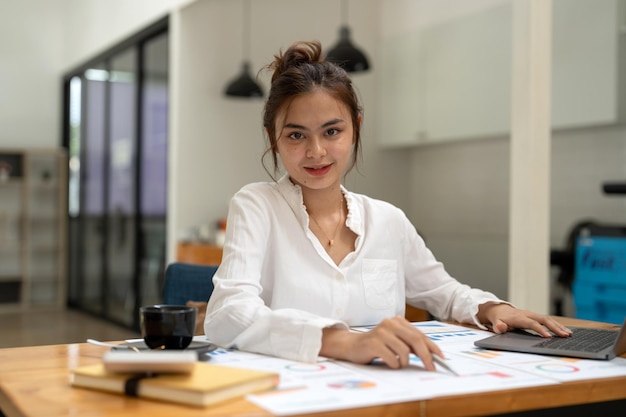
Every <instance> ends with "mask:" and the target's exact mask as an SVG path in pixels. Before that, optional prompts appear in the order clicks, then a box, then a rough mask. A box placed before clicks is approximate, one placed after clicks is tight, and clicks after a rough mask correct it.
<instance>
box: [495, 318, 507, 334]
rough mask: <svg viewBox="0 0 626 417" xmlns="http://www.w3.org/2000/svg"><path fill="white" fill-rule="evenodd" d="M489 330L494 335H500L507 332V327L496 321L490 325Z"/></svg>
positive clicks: (503, 323)
mask: <svg viewBox="0 0 626 417" xmlns="http://www.w3.org/2000/svg"><path fill="white" fill-rule="evenodd" d="M491 328H492V329H493V332H494V333H496V334H502V333H506V332H508V331H509V325H508V324H506V323H505V322H503V321H502V320H499V319H496V320H495V321H494V322H493V323H491Z"/></svg>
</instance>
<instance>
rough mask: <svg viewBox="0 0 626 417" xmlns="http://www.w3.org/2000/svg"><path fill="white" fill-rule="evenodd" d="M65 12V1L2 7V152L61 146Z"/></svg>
mask: <svg viewBox="0 0 626 417" xmlns="http://www.w3.org/2000/svg"><path fill="white" fill-rule="evenodd" d="M64 10H65V0H50V1H37V0H23V1H2V2H0V147H4V148H7V147H16V148H17V147H30V148H32V147H36V148H48V147H54V146H58V145H59V144H60V136H61V123H60V118H61V113H60V103H61V81H60V73H61V70H62V68H63V65H64V63H65V61H64V57H63V52H64V43H63V39H64V25H63V22H64V15H63V13H64ZM43 39H45V42H44V41H42V40H43Z"/></svg>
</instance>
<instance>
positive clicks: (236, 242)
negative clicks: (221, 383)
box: [204, 188, 347, 362]
mask: <svg viewBox="0 0 626 417" xmlns="http://www.w3.org/2000/svg"><path fill="white" fill-rule="evenodd" d="M272 198H280V197H275V196H272V195H267V194H262V193H258V192H252V191H246V190H245V188H244V189H243V190H242V191H239V192H238V193H237V194H236V195H235V196H234V197H233V199H232V200H231V203H230V207H229V212H228V219H227V228H226V240H225V245H224V251H223V259H222V263H221V264H220V267H219V269H218V271H217V272H216V274H215V276H214V278H213V283H214V287H215V288H214V290H213V293H212V295H211V298H210V299H209V304H208V306H207V314H206V317H205V321H204V330H205V333H206V335H207V337H208V339H209V340H211V341H212V342H213V343H216V344H217V345H220V346H224V347H234V348H238V349H241V350H246V351H251V352H257V353H262V354H267V355H272V356H277V357H283V358H287V359H292V360H297V361H303V362H314V361H315V360H317V357H318V354H319V351H320V349H321V344H322V329H324V328H326V327H340V328H347V326H346V325H345V324H343V323H342V322H340V321H337V320H332V319H327V318H323V317H320V316H317V315H315V314H311V313H308V312H306V311H303V310H298V309H290V308H284V309H271V308H270V307H269V306H268V305H267V304H266V301H265V300H264V299H263V297H262V294H263V293H264V291H266V294H265V295H266V296H267V291H268V290H267V289H264V288H263V284H262V282H263V280H262V277H261V274H262V272H261V271H262V270H263V262H264V259H265V252H266V251H267V250H268V240H269V239H270V238H271V230H272V222H273V219H274V216H275V213H274V212H273V210H275V209H276V207H275V206H274V207H272V205H273V204H275V202H272V201H271V199H272ZM268 199H269V200H268Z"/></svg>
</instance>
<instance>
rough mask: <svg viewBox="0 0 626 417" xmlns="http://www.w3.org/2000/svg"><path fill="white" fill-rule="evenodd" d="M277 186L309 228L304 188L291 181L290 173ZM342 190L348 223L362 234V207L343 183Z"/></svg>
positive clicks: (298, 217)
mask: <svg viewBox="0 0 626 417" xmlns="http://www.w3.org/2000/svg"><path fill="white" fill-rule="evenodd" d="M277 186H278V191H279V192H280V194H281V195H282V196H283V198H284V199H285V201H286V202H287V204H288V205H289V207H290V208H291V210H292V211H293V213H294V214H295V215H296V218H297V219H298V222H299V223H300V224H301V225H302V227H303V228H307V227H308V224H309V214H308V213H307V211H306V206H305V205H304V199H303V197H302V188H301V187H300V186H299V185H298V184H294V183H293V182H291V180H290V179H289V174H285V175H283V176H282V177H281V178H280V179H279V180H278V182H277ZM341 192H342V193H343V195H344V197H345V199H346V204H347V206H348V217H347V218H346V225H347V226H348V227H349V228H350V230H352V231H353V232H354V233H356V234H357V235H359V236H360V235H362V233H363V221H362V215H361V212H362V208H361V206H360V204H359V203H358V200H357V199H356V198H355V196H354V194H353V193H351V192H349V191H348V190H347V189H346V188H345V187H344V186H343V185H341Z"/></svg>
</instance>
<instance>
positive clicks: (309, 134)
mask: <svg viewBox="0 0 626 417" xmlns="http://www.w3.org/2000/svg"><path fill="white" fill-rule="evenodd" d="M276 134H277V135H278V138H277V147H278V154H279V155H280V159H281V161H282V163H283V166H284V167H285V169H286V170H287V173H289V176H290V177H291V180H292V181H294V182H295V183H297V184H299V185H300V186H302V187H303V188H310V189H316V190H321V189H325V188H329V187H337V186H338V185H339V184H340V183H341V176H342V174H343V172H344V171H345V169H346V167H347V166H348V163H349V162H350V156H351V153H352V144H353V139H354V129H353V126H352V118H351V117H350V112H349V111H348V107H347V106H346V105H345V104H344V103H343V102H341V101H339V100H337V99H336V98H334V97H333V96H331V95H330V94H328V93H327V92H325V91H323V90H318V91H314V92H311V93H308V94H305V95H303V96H299V97H296V98H295V99H294V100H293V101H292V102H291V104H290V105H289V106H288V108H287V109H286V111H283V112H282V113H281V114H279V117H278V118H277V120H276Z"/></svg>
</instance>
